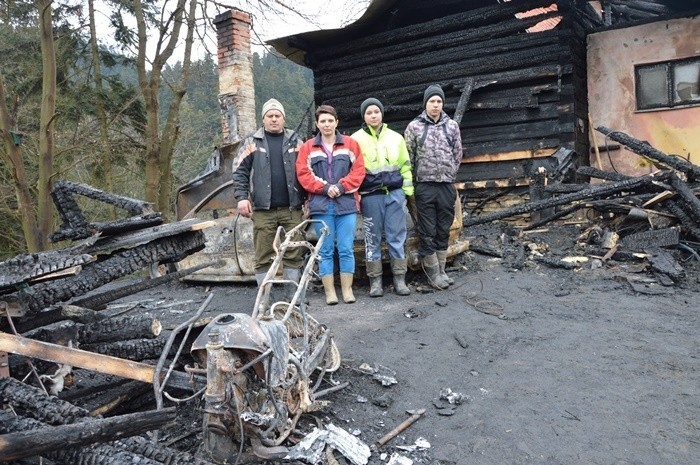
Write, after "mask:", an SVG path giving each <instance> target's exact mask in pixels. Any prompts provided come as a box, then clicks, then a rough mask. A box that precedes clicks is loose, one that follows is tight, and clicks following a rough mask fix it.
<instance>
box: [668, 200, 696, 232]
mask: <svg viewBox="0 0 700 465" xmlns="http://www.w3.org/2000/svg"><path fill="white" fill-rule="evenodd" d="M663 206H664V208H666V209H667V210H668V211H670V212H671V213H672V214H673V215H674V216H675V217H676V218H678V221H679V222H680V223H681V225H683V227H684V228H685V229H686V230H687V231H688V232H689V233H690V234H691V235H692V236H694V237H695V239H697V240H700V227H699V226H698V223H697V222H696V221H694V220H693V219H692V218H691V217H690V216H689V215H688V214H687V213H686V212H685V210H684V209H683V207H682V206H681V204H680V202H678V201H677V200H669V201H666V202H664V203H663Z"/></svg>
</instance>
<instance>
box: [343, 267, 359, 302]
mask: <svg viewBox="0 0 700 465" xmlns="http://www.w3.org/2000/svg"><path fill="white" fill-rule="evenodd" d="M354 276H355V275H354V274H353V273H340V287H341V290H342V291H343V302H345V303H346V304H351V303H354V302H355V294H353V293H352V280H353V277H354Z"/></svg>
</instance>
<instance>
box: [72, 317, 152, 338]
mask: <svg viewBox="0 0 700 465" xmlns="http://www.w3.org/2000/svg"><path fill="white" fill-rule="evenodd" d="M162 331H163V325H162V324H161V322H160V321H159V320H157V319H155V318H152V317H148V316H144V315H135V316H122V317H117V318H106V319H104V320H101V321H97V322H95V323H90V324H87V325H83V326H81V327H80V328H79V329H78V340H79V341H80V343H81V344H92V343H97V342H114V341H124V340H128V339H140V338H148V339H153V338H155V337H158V336H159V335H160V333H161V332H162Z"/></svg>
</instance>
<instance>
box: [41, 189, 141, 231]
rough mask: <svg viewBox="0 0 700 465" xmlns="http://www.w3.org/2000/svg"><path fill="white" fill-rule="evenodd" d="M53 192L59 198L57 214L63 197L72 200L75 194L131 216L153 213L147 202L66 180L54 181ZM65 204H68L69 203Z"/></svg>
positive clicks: (60, 208) (71, 207)
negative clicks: (112, 206)
mask: <svg viewBox="0 0 700 465" xmlns="http://www.w3.org/2000/svg"><path fill="white" fill-rule="evenodd" d="M53 192H55V193H56V194H57V195H58V196H59V197H61V201H60V202H58V203H56V208H58V210H59V212H61V211H63V207H64V203H63V202H65V196H69V197H70V198H71V199H72V198H73V197H72V195H73V194H76V195H81V196H84V197H87V198H89V199H93V200H97V201H99V202H104V203H107V204H110V205H114V206H115V207H117V208H121V209H124V210H126V211H128V212H129V213H131V214H132V215H141V214H146V213H153V205H152V204H151V203H149V202H144V201H143V200H139V199H132V198H130V197H124V196H122V195H116V194H110V193H108V192H104V191H101V190H99V189H95V188H94V187H91V186H88V185H86V184H79V183H75V182H70V181H66V180H60V181H56V183H55V184H54V190H53ZM67 203H68V204H70V202H67ZM72 204H74V205H75V206H77V203H75V200H73V202H72ZM73 208H74V207H73V206H70V207H69V209H73ZM69 223H70V222H69ZM70 224H72V223H70Z"/></svg>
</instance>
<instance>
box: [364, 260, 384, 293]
mask: <svg viewBox="0 0 700 465" xmlns="http://www.w3.org/2000/svg"><path fill="white" fill-rule="evenodd" d="M367 277H368V278H369V296H370V297H381V296H383V295H384V289H382V262H381V260H375V261H371V262H367Z"/></svg>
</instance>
